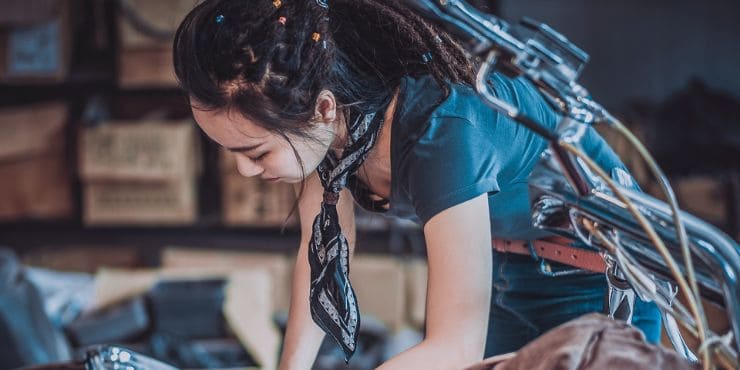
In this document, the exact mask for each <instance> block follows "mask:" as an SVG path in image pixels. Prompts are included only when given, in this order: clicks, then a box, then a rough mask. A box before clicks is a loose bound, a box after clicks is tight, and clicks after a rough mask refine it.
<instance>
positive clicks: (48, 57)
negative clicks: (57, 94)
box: [0, 0, 74, 84]
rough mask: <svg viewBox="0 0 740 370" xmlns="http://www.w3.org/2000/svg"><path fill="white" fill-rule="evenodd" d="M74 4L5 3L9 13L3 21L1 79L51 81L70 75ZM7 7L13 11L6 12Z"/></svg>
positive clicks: (64, 1) (14, 0)
mask: <svg viewBox="0 0 740 370" xmlns="http://www.w3.org/2000/svg"><path fill="white" fill-rule="evenodd" d="M73 3H74V1H73V0H56V1H39V0H34V1H31V4H29V3H28V1H17V0H12V1H10V2H9V4H7V5H6V4H5V3H4V4H3V13H4V14H5V15H3V16H0V19H3V20H4V21H5V22H7V23H5V22H3V23H0V81H2V82H4V83H9V84H21V83H49V82H59V81H63V80H64V79H66V78H67V75H68V73H69V61H70V55H71V52H70V50H71V47H72V30H71V24H72V22H71V20H70V17H71V10H72V5H73ZM34 5H35V6H36V7H35V8H34ZM6 6H7V8H8V10H9V14H8V13H5V12H6ZM29 10H33V11H32V12H30V11H29ZM32 13H38V14H32ZM13 17H16V18H13Z"/></svg>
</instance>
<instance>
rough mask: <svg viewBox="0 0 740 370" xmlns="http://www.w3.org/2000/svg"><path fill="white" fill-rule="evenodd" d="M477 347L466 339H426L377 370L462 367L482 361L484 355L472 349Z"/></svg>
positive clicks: (447, 369)
mask: <svg viewBox="0 0 740 370" xmlns="http://www.w3.org/2000/svg"><path fill="white" fill-rule="evenodd" d="M477 347H479V346H476V345H466V344H465V343H464V341H462V342H461V341H457V340H454V339H450V340H448V341H444V340H436V341H432V340H424V341H423V342H421V343H419V344H417V345H416V346H414V347H411V348H409V349H408V350H406V351H404V352H401V353H400V354H399V355H397V356H395V357H393V358H391V359H390V360H388V361H386V362H385V363H383V364H382V365H381V366H380V367H378V368H377V369H376V370H402V369H425V370H434V369H440V370H449V369H462V368H465V367H467V366H468V365H471V364H474V363H476V362H478V361H481V359H482V357H483V355H482V354H481V353H479V351H477V350H472V351H471V350H470V348H477Z"/></svg>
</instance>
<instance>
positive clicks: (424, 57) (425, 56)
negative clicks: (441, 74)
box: [421, 51, 434, 64]
mask: <svg viewBox="0 0 740 370" xmlns="http://www.w3.org/2000/svg"><path fill="white" fill-rule="evenodd" d="M433 58H434V57H433V56H432V52H431V51H427V52H426V53H424V54H422V55H421V61H422V62H424V64H426V63H429V62H431V61H432V59H433Z"/></svg>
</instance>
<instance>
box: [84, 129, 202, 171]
mask: <svg viewBox="0 0 740 370" xmlns="http://www.w3.org/2000/svg"><path fill="white" fill-rule="evenodd" d="M79 160H80V166H79V167H80V175H81V177H82V179H83V180H85V181H91V180H124V181H132V180H136V181H170V180H173V179H186V178H190V177H193V176H195V175H197V174H198V172H199V170H200V162H201V160H200V153H199V145H198V140H197V137H196V135H195V130H194V123H193V122H192V121H190V120H185V121H114V122H109V123H107V124H104V125H100V126H98V127H94V128H89V129H86V130H84V132H83V134H82V137H81V139H80V150H79Z"/></svg>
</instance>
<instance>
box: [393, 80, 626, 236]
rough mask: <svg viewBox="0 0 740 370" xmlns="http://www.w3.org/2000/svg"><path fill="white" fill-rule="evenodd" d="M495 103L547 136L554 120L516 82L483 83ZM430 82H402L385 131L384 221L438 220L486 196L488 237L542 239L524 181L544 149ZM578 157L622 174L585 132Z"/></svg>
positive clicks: (467, 96)
mask: <svg viewBox="0 0 740 370" xmlns="http://www.w3.org/2000/svg"><path fill="white" fill-rule="evenodd" d="M491 81H492V83H493V87H494V89H495V92H496V95H497V96H498V97H499V98H501V99H503V100H505V101H507V102H509V103H511V104H513V105H514V106H516V107H518V108H519V109H520V110H521V111H522V112H524V113H525V114H526V115H528V116H530V117H532V118H534V119H535V120H537V121H539V122H542V123H544V124H545V125H547V126H548V127H550V128H554V127H555V126H556V125H557V123H558V122H559V119H560V118H559V116H558V115H557V114H556V113H555V112H554V111H553V110H552V109H551V108H550V106H549V105H548V104H547V103H546V102H545V101H544V99H543V97H542V96H541V95H540V94H539V92H538V91H537V90H536V89H535V88H534V87H533V86H532V85H531V84H530V83H529V82H528V81H526V80H524V79H523V78H517V79H510V78H507V77H505V76H503V75H500V74H494V75H493V76H492V78H491ZM448 86H449V94H448V95H446V96H445V92H444V90H443V89H442V88H441V87H440V86H439V85H438V84H437V82H436V81H435V80H434V78H433V77H432V76H430V75H425V76H421V77H418V78H412V77H408V76H407V77H405V78H403V79H402V81H401V85H400V89H399V97H398V102H397V105H396V111H395V114H394V118H393V119H394V121H393V126H392V131H391V198H390V199H389V201H390V204H389V205H390V209H389V210H388V212H387V213H388V214H390V215H394V216H398V217H402V218H411V219H414V220H416V221H418V222H420V223H421V224H425V223H426V222H427V221H429V219H431V218H432V217H433V216H434V215H436V214H438V213H439V212H441V211H443V210H445V209H447V208H450V207H452V206H454V205H457V204H460V203H462V202H465V201H467V200H470V199H472V198H475V197H477V196H478V195H480V194H483V193H487V194H488V204H489V210H490V215H489V216H490V221H491V233H492V235H493V236H495V237H499V238H510V239H536V238H540V237H543V236H545V235H549V233H547V232H545V231H542V230H539V229H536V228H534V227H532V226H531V221H530V205H529V194H528V186H527V179H528V177H529V175H530V173H531V172H532V169H533V168H534V166H535V164H536V163H537V161H538V159H539V157H540V154H541V153H542V151H543V150H544V149H545V148H546V147H547V142H546V141H545V140H544V139H543V138H541V137H540V136H538V135H536V134H535V133H534V132H532V131H530V130H529V129H527V128H526V127H524V126H522V125H520V124H518V123H516V122H514V121H513V120H512V119H510V118H509V117H507V116H505V115H503V114H501V113H498V112H497V111H495V110H493V109H492V108H490V107H489V106H487V105H486V104H485V103H484V102H483V101H482V100H480V98H479V97H478V96H477V94H476V92H475V91H474V90H473V89H472V88H471V87H469V86H467V85H463V84H448ZM583 145H584V149H585V150H586V152H588V153H589V154H590V155H591V156H592V157H593V158H594V159H595V160H596V161H597V163H599V164H600V165H601V166H603V167H604V168H606V169H611V168H614V167H617V166H619V167H623V166H622V164H621V163H620V162H619V159H618V158H617V157H616V155H615V154H614V152H613V151H612V150H611V149H610V148H609V146H608V145H607V144H606V143H605V141H604V140H603V139H602V138H601V137H600V136H599V135H598V134H597V133H596V132H595V131H594V130H593V129H589V132H588V133H587V135H586V137H585V138H584V141H583Z"/></svg>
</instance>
